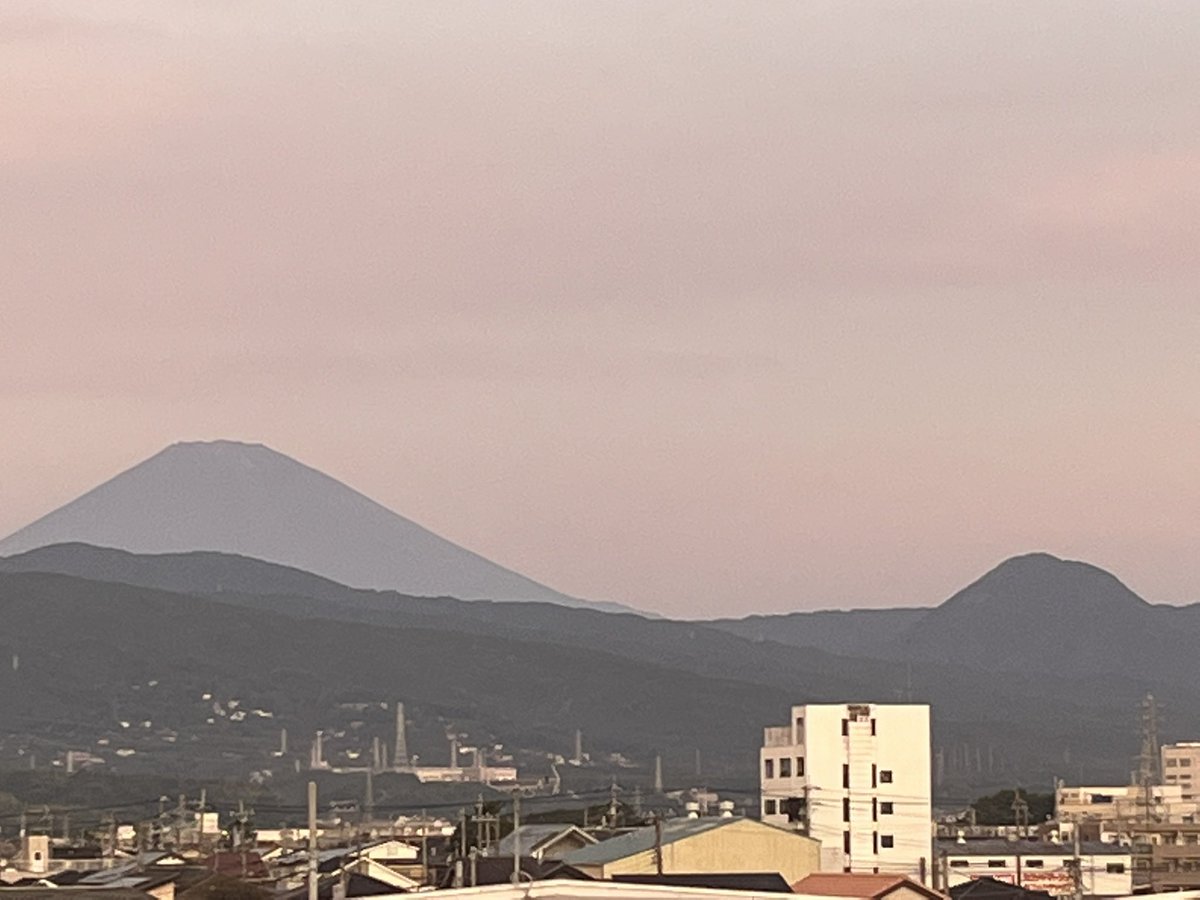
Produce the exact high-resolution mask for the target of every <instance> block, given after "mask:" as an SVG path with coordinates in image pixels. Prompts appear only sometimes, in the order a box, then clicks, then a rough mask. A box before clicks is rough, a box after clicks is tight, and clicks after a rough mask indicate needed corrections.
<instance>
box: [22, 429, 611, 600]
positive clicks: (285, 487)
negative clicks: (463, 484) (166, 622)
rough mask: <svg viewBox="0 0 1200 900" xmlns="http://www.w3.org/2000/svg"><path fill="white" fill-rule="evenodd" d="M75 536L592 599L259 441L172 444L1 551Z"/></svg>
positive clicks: (363, 583)
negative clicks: (455, 539) (490, 555)
mask: <svg viewBox="0 0 1200 900" xmlns="http://www.w3.org/2000/svg"><path fill="white" fill-rule="evenodd" d="M72 542H82V543H86V544H93V545H96V546H101V547H114V548H117V549H121V550H128V551H132V552H135V553H177V552H186V551H191V550H213V551H220V552H224V553H233V554H239V555H243V556H248V557H254V558H256V559H262V560H267V561H270V562H275V563H282V564H284V565H288V566H294V567H296V568H299V569H302V570H304V571H305V572H312V573H314V574H316V575H320V576H322V577H325V578H330V579H333V580H335V581H338V582H341V583H343V584H348V585H352V586H354V587H360V588H378V589H385V590H395V591H400V592H402V593H406V594H413V595H420V596H434V597H436V596H452V597H458V598H460V599H463V600H477V599H491V600H543V601H547V602H550V603H561V604H565V605H571V606H586V605H591V604H588V603H586V602H585V601H582V600H578V599H575V598H572V597H568V596H566V595H564V594H561V593H559V592H558V591H555V590H553V589H551V588H548V587H546V586H545V585H542V584H538V583H537V582H535V581H532V580H531V579H529V578H526V577H525V576H523V575H520V574H518V573H516V572H513V571H511V570H509V569H506V568H504V567H502V566H500V565H497V564H496V563H494V562H491V561H490V560H487V559H484V558H483V557H482V556H479V555H478V554H476V553H473V552H471V551H470V550H466V549H464V548H463V547H459V546H458V545H456V544H453V543H451V542H450V541H448V540H446V539H444V538H442V537H439V536H438V535H436V534H434V533H432V532H430V531H428V530H427V529H425V528H422V527H421V526H420V525H418V524H416V523H415V522H412V521H410V520H408V519H405V518H404V517H402V516H399V515H397V514H396V513H394V512H392V511H391V510H389V509H387V508H385V507H383V506H381V505H380V504H378V503H376V502H375V501H373V500H371V499H370V498H368V497H366V496H364V495H363V494H360V493H359V492H358V491H355V490H353V489H351V488H349V487H347V486H346V485H344V484H342V483H341V482H339V481H337V480H335V479H333V478H330V477H329V476H328V475H325V474H323V473H321V472H318V471H317V470H316V469H312V468H310V467H308V466H306V465H303V464H302V463H299V462H297V461H296V460H294V459H292V458H290V457H287V456H284V455H283V454H281V453H277V452H276V451H274V450H271V449H269V448H268V447H264V446H262V445H261V444H243V443H237V442H234V441H213V442H199V443H180V444H173V445H171V446H170V447H168V448H166V449H165V450H163V451H162V452H160V453H158V454H157V455H155V456H153V457H151V458H150V459H147V460H145V461H144V462H142V463H139V464H138V465H136V466H134V467H133V468H131V469H129V470H127V471H125V472H122V473H121V474H119V475H117V476H116V477H115V478H112V479H111V480H109V481H107V482H105V483H104V484H102V485H100V486H99V487H97V488H95V489H93V490H91V491H89V492H88V493H86V494H84V495H83V496H81V497H79V498H78V499H76V500H73V501H71V502H70V503H68V504H67V505H65V506H63V507H61V508H59V509H57V510H55V511H53V512H51V513H49V514H47V515H45V516H43V517H42V518H40V519H38V520H37V521H36V522H33V523H32V524H30V525H27V526H26V527H24V528H22V529H20V530H19V531H17V532H15V533H14V534H12V535H9V536H8V537H7V538H4V539H3V540H0V556H11V555H13V554H17V553H22V552H25V551H28V550H33V549H36V548H38V547H45V546H48V545H52V544H62V543H72ZM596 606H598V607H599V608H610V609H622V607H618V606H616V605H615V604H596Z"/></svg>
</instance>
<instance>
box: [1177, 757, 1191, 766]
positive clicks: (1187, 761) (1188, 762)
mask: <svg viewBox="0 0 1200 900" xmlns="http://www.w3.org/2000/svg"><path fill="white" fill-rule="evenodd" d="M1191 764H1192V761H1191V760H1190V759H1188V758H1187V757H1186V756H1185V757H1183V758H1182V759H1180V760H1179V768H1181V769H1186V768H1188V767H1189V766H1190V765H1191Z"/></svg>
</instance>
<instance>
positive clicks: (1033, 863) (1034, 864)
mask: <svg viewBox="0 0 1200 900" xmlns="http://www.w3.org/2000/svg"><path fill="white" fill-rule="evenodd" d="M1025 868H1027V869H1040V868H1042V861H1041V860H1040V859H1027V860H1025Z"/></svg>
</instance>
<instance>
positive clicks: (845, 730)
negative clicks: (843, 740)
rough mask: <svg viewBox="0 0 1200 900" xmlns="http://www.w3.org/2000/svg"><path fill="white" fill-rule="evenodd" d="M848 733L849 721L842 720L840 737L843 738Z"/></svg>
mask: <svg viewBox="0 0 1200 900" xmlns="http://www.w3.org/2000/svg"><path fill="white" fill-rule="evenodd" d="M849 733H850V720H849V719H842V735H843V736H845V735H847V734H849Z"/></svg>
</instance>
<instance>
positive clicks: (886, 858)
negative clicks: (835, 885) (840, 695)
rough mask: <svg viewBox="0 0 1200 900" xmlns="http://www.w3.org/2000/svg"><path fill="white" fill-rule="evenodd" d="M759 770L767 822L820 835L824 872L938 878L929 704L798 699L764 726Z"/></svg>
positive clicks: (924, 880) (763, 813)
mask: <svg viewBox="0 0 1200 900" xmlns="http://www.w3.org/2000/svg"><path fill="white" fill-rule="evenodd" d="M759 775H760V780H761V785H762V793H761V796H762V801H761V802H762V818H763V821H764V822H769V823H771V824H774V825H781V826H783V827H787V828H793V829H796V830H798V831H802V832H804V833H805V834H808V835H809V836H810V837H813V838H816V839H817V840H819V841H820V842H821V869H822V871H826V872H856V873H880V874H889V875H891V874H896V875H906V876H908V877H910V878H913V879H916V880H918V881H920V882H922V883H928V882H929V881H930V876H931V872H932V866H933V838H932V834H933V829H932V784H931V774H930V732H929V707H928V706H926V705H921V704H875V703H847V704H808V705H806V706H794V707H792V715H791V721H790V722H789V723H788V724H787V725H782V726H776V727H771V728H766V729H765V730H764V733H763V747H762V750H761V752H760V759H759Z"/></svg>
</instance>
